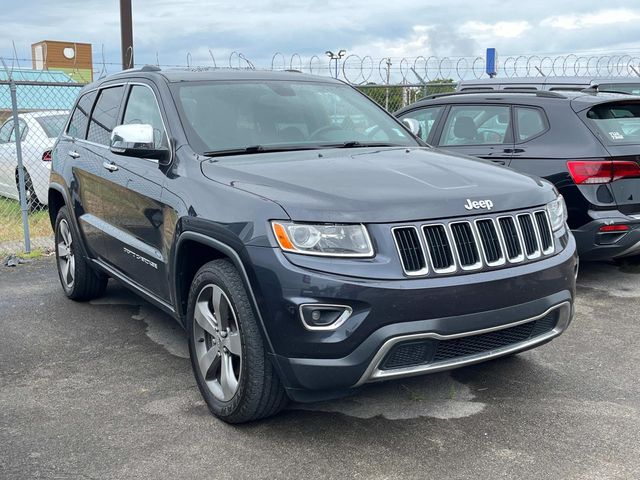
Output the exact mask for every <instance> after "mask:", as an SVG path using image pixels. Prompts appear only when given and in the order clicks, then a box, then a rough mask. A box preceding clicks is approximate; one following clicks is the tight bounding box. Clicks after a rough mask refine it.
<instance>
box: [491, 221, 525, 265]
mask: <svg viewBox="0 0 640 480" xmlns="http://www.w3.org/2000/svg"><path fill="white" fill-rule="evenodd" d="M501 218H508V219H511V220H513V225H514V227H515V229H516V235H517V236H518V242H519V243H520V251H521V253H520V255H518V256H517V257H515V258H513V259H510V258H509V255H508V254H507V253H506V249H505V255H506V258H507V261H508V262H509V263H521V262H524V259H525V251H524V250H525V248H524V241H523V238H522V232H521V231H520V225H519V224H518V220H517V219H516V216H515V215H500V216H499V217H497V220H498V226H500V219H501ZM500 234H501V235H504V233H503V232H502V227H500ZM503 240H504V236H503ZM504 242H505V247H506V245H507V243H506V242H507V241H506V240H504Z"/></svg>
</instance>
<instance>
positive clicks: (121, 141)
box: [110, 123, 171, 164]
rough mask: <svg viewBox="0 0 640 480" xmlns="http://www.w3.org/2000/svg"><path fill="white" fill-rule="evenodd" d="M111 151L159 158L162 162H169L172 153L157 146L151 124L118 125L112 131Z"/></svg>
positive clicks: (153, 158)
mask: <svg viewBox="0 0 640 480" xmlns="http://www.w3.org/2000/svg"><path fill="white" fill-rule="evenodd" d="M110 150H111V152H113V153H115V154H116V155H126V156H128V157H138V158H146V159H149V160H157V161H158V162H159V163H160V164H166V163H168V162H169V159H170V158H171V155H170V154H169V150H168V149H166V148H157V147H156V146H155V142H154V132H153V127H152V126H151V125H146V124H138V123H135V124H129V125H118V126H117V127H115V128H114V129H113V131H112V132H111V145H110Z"/></svg>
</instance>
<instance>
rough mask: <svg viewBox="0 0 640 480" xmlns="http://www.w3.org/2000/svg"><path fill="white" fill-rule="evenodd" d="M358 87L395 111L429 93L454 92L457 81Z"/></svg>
mask: <svg viewBox="0 0 640 480" xmlns="http://www.w3.org/2000/svg"><path fill="white" fill-rule="evenodd" d="M357 88H358V90H360V91H361V92H362V93H364V94H365V95H368V96H369V97H371V99H373V100H375V101H376V102H378V103H379V104H380V105H381V106H382V107H384V108H385V109H386V110H388V111H389V112H391V113H393V112H395V111H396V110H399V109H401V108H402V107H406V106H407V105H411V104H412V103H414V102H415V101H417V100H420V99H421V98H423V97H426V96H428V95H435V94H438V93H448V92H453V91H455V89H456V83H454V82H453V81H451V80H448V81H447V80H443V81H442V82H429V83H424V84H413V85H409V84H405V85H362V86H359V87H357Z"/></svg>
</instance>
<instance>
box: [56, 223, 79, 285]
mask: <svg viewBox="0 0 640 480" xmlns="http://www.w3.org/2000/svg"><path fill="white" fill-rule="evenodd" d="M56 240H57V242H56V243H57V247H58V268H59V269H60V278H61V279H62V282H63V283H64V286H65V287H66V288H67V290H71V289H72V288H73V283H74V282H75V276H76V259H75V255H74V253H73V237H72V236H71V230H70V228H69V224H68V223H67V221H66V220H65V219H62V220H60V223H59V224H58V238H57V239H56Z"/></svg>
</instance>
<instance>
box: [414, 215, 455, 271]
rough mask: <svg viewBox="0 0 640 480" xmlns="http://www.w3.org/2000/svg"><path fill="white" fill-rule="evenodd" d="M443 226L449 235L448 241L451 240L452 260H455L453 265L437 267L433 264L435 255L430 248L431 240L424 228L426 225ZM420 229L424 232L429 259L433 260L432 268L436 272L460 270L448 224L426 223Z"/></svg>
mask: <svg viewBox="0 0 640 480" xmlns="http://www.w3.org/2000/svg"><path fill="white" fill-rule="evenodd" d="M438 226H439V227H442V228H443V229H444V234H445V235H446V236H447V242H449V248H450V249H451V260H452V261H453V265H451V266H450V267H447V268H436V267H435V266H434V264H433V257H432V254H431V249H430V248H429V242H428V241H427V235H426V234H425V233H424V229H425V228H426V227H438ZM420 231H421V232H422V236H423V239H424V244H425V248H426V249H427V252H428V256H429V260H430V261H431V268H433V271H434V272H435V273H442V274H445V273H455V272H457V271H458V265H457V263H456V254H455V251H454V250H455V247H454V245H453V239H452V238H451V234H450V232H449V229H448V228H447V225H446V224H444V223H425V224H422V225H420Z"/></svg>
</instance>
